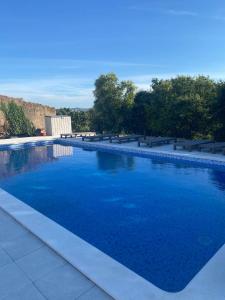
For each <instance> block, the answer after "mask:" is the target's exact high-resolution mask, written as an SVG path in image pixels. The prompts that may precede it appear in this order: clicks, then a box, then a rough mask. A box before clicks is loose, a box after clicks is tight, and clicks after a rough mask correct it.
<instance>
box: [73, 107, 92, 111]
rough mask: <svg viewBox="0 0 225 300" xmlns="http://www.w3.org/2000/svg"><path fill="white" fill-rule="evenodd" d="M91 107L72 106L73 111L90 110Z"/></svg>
mask: <svg viewBox="0 0 225 300" xmlns="http://www.w3.org/2000/svg"><path fill="white" fill-rule="evenodd" d="M89 109H90V108H80V107H75V108H71V110H72V111H88V110H89Z"/></svg>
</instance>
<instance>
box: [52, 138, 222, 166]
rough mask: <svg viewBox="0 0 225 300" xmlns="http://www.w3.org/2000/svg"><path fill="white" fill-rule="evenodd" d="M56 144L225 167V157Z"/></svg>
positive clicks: (118, 146)
mask: <svg viewBox="0 0 225 300" xmlns="http://www.w3.org/2000/svg"><path fill="white" fill-rule="evenodd" d="M55 141H56V142H59V143H60V144H61V145H71V146H75V147H82V148H89V149H95V150H108V151H116V152H119V153H124V154H132V155H140V156H145V157H149V158H164V159H167V160H168V161H185V162H194V163H200V164H204V165H205V164H207V165H208V166H212V165H213V166H222V167H225V156H224V158H223V157H222V158H220V157H213V154H212V155H210V156H204V155H201V154H196V153H192V152H190V153H187V152H184V153H180V152H179V153H178V152H174V151H173V152H172V151H165V150H164V151H162V150H154V148H146V147H129V146H126V145H121V144H112V143H98V142H97V143H96V142H83V141H81V140H75V139H59V138H57V139H55Z"/></svg>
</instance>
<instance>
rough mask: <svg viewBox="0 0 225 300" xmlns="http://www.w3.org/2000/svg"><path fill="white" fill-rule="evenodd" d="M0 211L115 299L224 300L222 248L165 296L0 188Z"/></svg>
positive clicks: (223, 252) (150, 284)
mask: <svg viewBox="0 0 225 300" xmlns="http://www.w3.org/2000/svg"><path fill="white" fill-rule="evenodd" d="M66 143H67V142H66ZM80 143H82V142H80ZM63 144H64V143H63ZM67 144H69V141H68V143H67ZM70 144H71V142H70ZM85 145H87V144H86V142H85ZM92 145H93V146H95V145H94V144H92ZM82 146H84V145H83V144H82ZM93 146H92V147H93ZM119 149H120V150H121V148H119ZM0 208H2V209H3V210H4V211H5V212H6V213H8V214H9V215H11V216H12V217H13V218H14V219H16V220H17V221H18V222H19V223H20V224H21V225H23V226H24V227H25V228H27V229H28V230H29V231H31V232H32V233H33V234H34V235H36V236H37V237H38V238H40V239H41V240H42V241H43V242H44V243H46V244H47V245H48V246H49V247H51V248H52V249H53V250H54V251H55V252H56V253H58V254H59V255H60V256H62V257H63V258H64V259H66V260H67V261H68V262H69V263H70V264H71V265H73V266H74V267H75V268H77V269H78V270H79V271H80V272H81V273H83V274H84V275H85V276H86V277H88V278H89V279H90V280H91V281H93V282H94V283H95V284H96V285H97V286H99V287H100V288H101V289H103V290H104V291H105V292H106V293H107V294H109V295H110V296H112V297H113V298H114V299H117V300H136V299H140V300H142V299H143V300H147V299H148V300H149V299H155V300H162V299H163V300H164V299H165V300H167V299H168V300H170V299H173V300H181V299H182V300H183V299H184V300H185V299H186V300H187V299H188V300H189V299H192V300H195V299H196V300H198V299H199V300H200V299H204V300H212V299H217V300H220V299H224V295H225V285H224V278H225V268H224V266H225V246H223V247H222V248H220V249H219V251H218V252H217V253H216V254H215V255H214V256H213V257H212V258H211V259H210V260H209V262H208V263H207V264H206V265H205V266H204V267H203V268H202V269H201V270H200V271H199V273H198V274H197V275H196V276H195V277H194V278H193V279H192V280H191V281H190V282H189V284H188V285H187V286H186V287H185V288H184V289H183V290H182V291H180V292H178V293H168V292H165V291H163V290H161V289H159V288H157V287H156V286H155V285H153V284H152V283H150V282H149V281H147V280H145V279H144V278H142V277H141V276H139V275H137V274H136V273H135V272H133V271H131V270H130V269H128V268H127V267H125V266H124V265H122V264H120V263H119V262H117V261H116V260H114V259H113V258H111V257H110V256H108V255H106V254H104V253H103V252H102V251H100V250H99V249H97V248H95V247H94V246H92V245H90V244H89V243H87V242H85V241H84V240H82V239H81V238H79V237H78V236H76V235H75V234H73V233H71V232H70V231H68V230H67V229H65V228H63V227H62V226H60V225H59V224H57V223H55V222H54V221H52V220H51V219H49V218H48V217H46V216H44V215H42V214H41V213H39V212H38V211H36V210H35V209H33V208H31V207H30V206H28V205H27V204H25V203H23V202H22V201H20V200H19V199H17V198H16V197H14V196H12V195H11V194H9V193H7V192H6V191H4V190H3V189H0Z"/></svg>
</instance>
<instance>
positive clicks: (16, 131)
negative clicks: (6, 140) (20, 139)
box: [0, 101, 35, 136]
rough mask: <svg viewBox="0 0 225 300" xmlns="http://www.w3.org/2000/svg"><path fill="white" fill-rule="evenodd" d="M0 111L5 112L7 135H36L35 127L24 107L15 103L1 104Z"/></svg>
mask: <svg viewBox="0 0 225 300" xmlns="http://www.w3.org/2000/svg"><path fill="white" fill-rule="evenodd" d="M0 110H2V111H3V113H4V115H5V117H6V121H7V126H6V131H7V132H6V134H7V135H9V136H31V135H34V130H35V129H34V126H33V124H32V123H31V121H30V120H28V119H27V117H26V116H25V113H24V110H23V108H22V106H19V105H17V104H16V103H15V102H13V101H12V102H9V103H8V104H1V106H0Z"/></svg>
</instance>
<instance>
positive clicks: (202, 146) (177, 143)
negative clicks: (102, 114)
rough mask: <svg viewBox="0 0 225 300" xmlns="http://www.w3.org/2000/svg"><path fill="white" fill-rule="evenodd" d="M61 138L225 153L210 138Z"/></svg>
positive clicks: (83, 134)
mask: <svg viewBox="0 0 225 300" xmlns="http://www.w3.org/2000/svg"><path fill="white" fill-rule="evenodd" d="M61 137H62V138H63V137H64V138H68V137H70V138H72V137H81V138H82V140H83V141H88V142H97V141H107V140H108V141H109V142H110V143H118V144H122V143H129V142H135V141H137V143H138V146H139V147H141V146H142V145H145V146H147V147H154V146H161V145H166V144H171V143H172V144H173V148H174V150H177V149H179V148H180V149H184V150H187V151H192V150H197V151H208V152H211V153H217V152H223V154H224V155H225V142H213V141H210V140H186V139H177V138H174V137H161V136H158V137H154V136H147V137H146V136H143V135H137V134H131V135H118V134H111V133H108V134H97V135H96V134H95V133H93V132H76V133H70V134H61Z"/></svg>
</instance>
